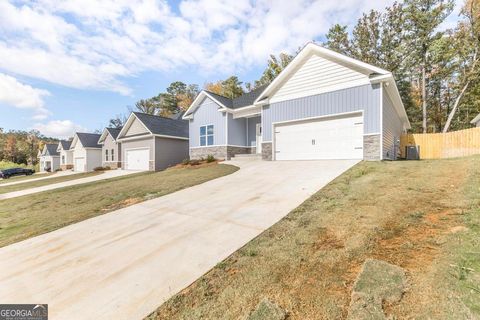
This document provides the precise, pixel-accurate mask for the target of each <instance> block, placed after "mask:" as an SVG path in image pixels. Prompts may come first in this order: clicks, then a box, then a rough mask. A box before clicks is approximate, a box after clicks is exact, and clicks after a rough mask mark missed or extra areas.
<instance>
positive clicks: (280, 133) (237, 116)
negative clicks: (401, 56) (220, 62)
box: [183, 43, 410, 160]
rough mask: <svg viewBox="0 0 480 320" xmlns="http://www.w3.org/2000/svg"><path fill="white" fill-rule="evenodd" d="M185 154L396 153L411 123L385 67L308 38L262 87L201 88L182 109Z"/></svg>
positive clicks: (375, 156) (305, 156) (295, 156)
mask: <svg viewBox="0 0 480 320" xmlns="http://www.w3.org/2000/svg"><path fill="white" fill-rule="evenodd" d="M183 118H184V119H186V120H189V132H190V157H191V158H193V159H195V158H200V157H205V156H206V155H208V154H212V155H214V156H215V157H217V158H225V159H229V158H231V157H232V156H233V155H235V154H242V153H257V154H261V155H262V158H263V159H265V160H312V159H365V160H381V159H396V157H397V155H398V153H399V139H400V135H401V134H402V133H403V132H405V131H406V130H407V129H409V128H410V123H409V121H408V118H407V114H406V112H405V108H404V106H403V103H402V100H401V98H400V95H399V92H398V89H397V87H396V84H395V80H394V78H393V76H392V74H391V73H390V72H388V71H386V70H383V69H380V68H377V67H374V66H372V65H369V64H366V63H363V62H361V61H358V60H355V59H352V58H349V57H346V56H344V55H341V54H339V53H336V52H334V51H331V50H328V49H325V48H323V47H321V46H318V45H316V44H313V43H309V44H307V45H306V46H305V47H304V48H303V49H302V50H301V51H300V52H299V54H298V55H297V56H296V57H295V58H294V59H293V60H292V62H290V64H289V65H288V66H287V67H286V68H285V69H284V70H283V71H282V72H281V73H280V74H279V75H278V76H277V77H276V78H275V80H274V81H273V82H272V83H270V84H269V85H268V86H267V87H262V88H258V89H256V90H254V91H252V92H250V93H247V94H244V95H243V96H241V97H238V98H235V99H229V98H227V97H222V96H219V95H216V94H214V93H211V92H208V91H205V90H204V91H202V92H200V94H199V95H198V96H197V97H196V99H195V100H194V102H193V103H192V104H191V106H190V107H189V108H188V110H187V111H186V112H185V115H184V116H183Z"/></svg>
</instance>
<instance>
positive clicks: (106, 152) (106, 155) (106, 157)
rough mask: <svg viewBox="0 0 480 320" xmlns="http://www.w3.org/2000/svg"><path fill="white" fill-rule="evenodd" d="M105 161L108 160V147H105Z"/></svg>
mask: <svg viewBox="0 0 480 320" xmlns="http://www.w3.org/2000/svg"><path fill="white" fill-rule="evenodd" d="M105 161H108V149H105Z"/></svg>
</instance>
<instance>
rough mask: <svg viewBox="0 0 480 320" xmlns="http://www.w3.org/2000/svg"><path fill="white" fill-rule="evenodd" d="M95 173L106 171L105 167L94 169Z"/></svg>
mask: <svg viewBox="0 0 480 320" xmlns="http://www.w3.org/2000/svg"><path fill="white" fill-rule="evenodd" d="M93 171H105V168H104V167H95V168H93Z"/></svg>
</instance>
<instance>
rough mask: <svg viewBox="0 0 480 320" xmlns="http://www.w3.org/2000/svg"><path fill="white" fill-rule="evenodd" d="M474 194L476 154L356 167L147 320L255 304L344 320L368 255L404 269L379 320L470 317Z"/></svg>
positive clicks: (297, 315)
mask: <svg viewBox="0 0 480 320" xmlns="http://www.w3.org/2000/svg"><path fill="white" fill-rule="evenodd" d="M479 193H480V157H470V158H463V159H452V160H436V161H398V162H363V163H360V164H359V165H357V166H355V167H354V168H352V169H351V170H349V171H348V172H346V173H345V174H343V175H342V176H340V177H339V178H337V179H336V180H334V181H333V182H332V183H330V184H329V185H328V186H326V187H325V188H323V189H322V190H320V191H319V192H318V193H316V194H315V195H314V196H312V197H311V198H310V199H308V200H307V201H305V202H304V203H303V204H302V205H301V206H299V207H298V208H296V209H295V210H293V211H292V212H291V213H290V214H289V215H288V216H287V217H285V218H284V219H282V220H281V221H280V222H279V223H277V224H276V225H274V226H273V227H271V228H270V229H268V230H266V231H265V232H264V233H262V234H261V235H260V236H259V237H257V238H256V239H254V240H253V241H251V242H250V243H248V244H247V245H245V246H244V247H243V248H242V249H240V250H238V251H237V252H236V253H234V254H233V255H231V256H230V257H229V258H227V259H226V260H224V261H223V262H221V263H219V264H218V265H217V266H216V267H215V268H213V269H212V270H211V271H210V272H208V273H207V274H205V275H204V276H203V277H201V278H200V279H199V280H197V281H196V282H194V283H193V284H192V285H191V286H190V287H188V288H186V289H185V290H183V291H182V292H180V293H179V294H177V295H175V296H173V297H172V298H171V299H170V300H168V301H167V302H166V303H164V304H163V305H162V306H161V307H159V309H158V310H157V311H156V312H154V313H153V314H151V315H150V316H149V319H245V318H246V317H247V316H248V315H249V314H250V313H251V312H252V310H254V309H255V307H256V305H257V304H258V303H259V302H260V301H262V299H264V298H266V299H268V300H270V301H271V302H273V303H275V304H277V305H278V306H279V307H280V308H282V309H283V310H285V311H287V313H288V314H289V318H288V319H345V318H346V317H347V314H348V309H349V305H350V300H351V299H350V298H351V293H352V287H353V284H354V281H355V279H356V277H357V275H358V274H359V272H360V270H361V267H362V264H363V263H364V262H365V260H366V259H367V258H374V259H379V260H383V261H386V262H388V263H391V264H394V265H397V266H400V267H401V268H403V269H405V270H406V272H407V285H408V290H407V291H406V293H405V294H404V296H403V298H402V299H401V300H400V302H398V303H394V304H384V305H383V308H384V311H385V313H386V315H387V317H388V318H392V319H475V318H479V317H480V252H479V248H480V197H479ZM152 276H154V275H152ZM161 303H162V301H159V304H161Z"/></svg>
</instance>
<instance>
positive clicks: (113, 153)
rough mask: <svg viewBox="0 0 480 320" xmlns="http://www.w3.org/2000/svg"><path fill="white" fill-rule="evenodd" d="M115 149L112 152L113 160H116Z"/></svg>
mask: <svg viewBox="0 0 480 320" xmlns="http://www.w3.org/2000/svg"><path fill="white" fill-rule="evenodd" d="M114 150H115V149H112V152H111V153H110V154H111V155H110V157H112V161H115V151H114Z"/></svg>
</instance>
